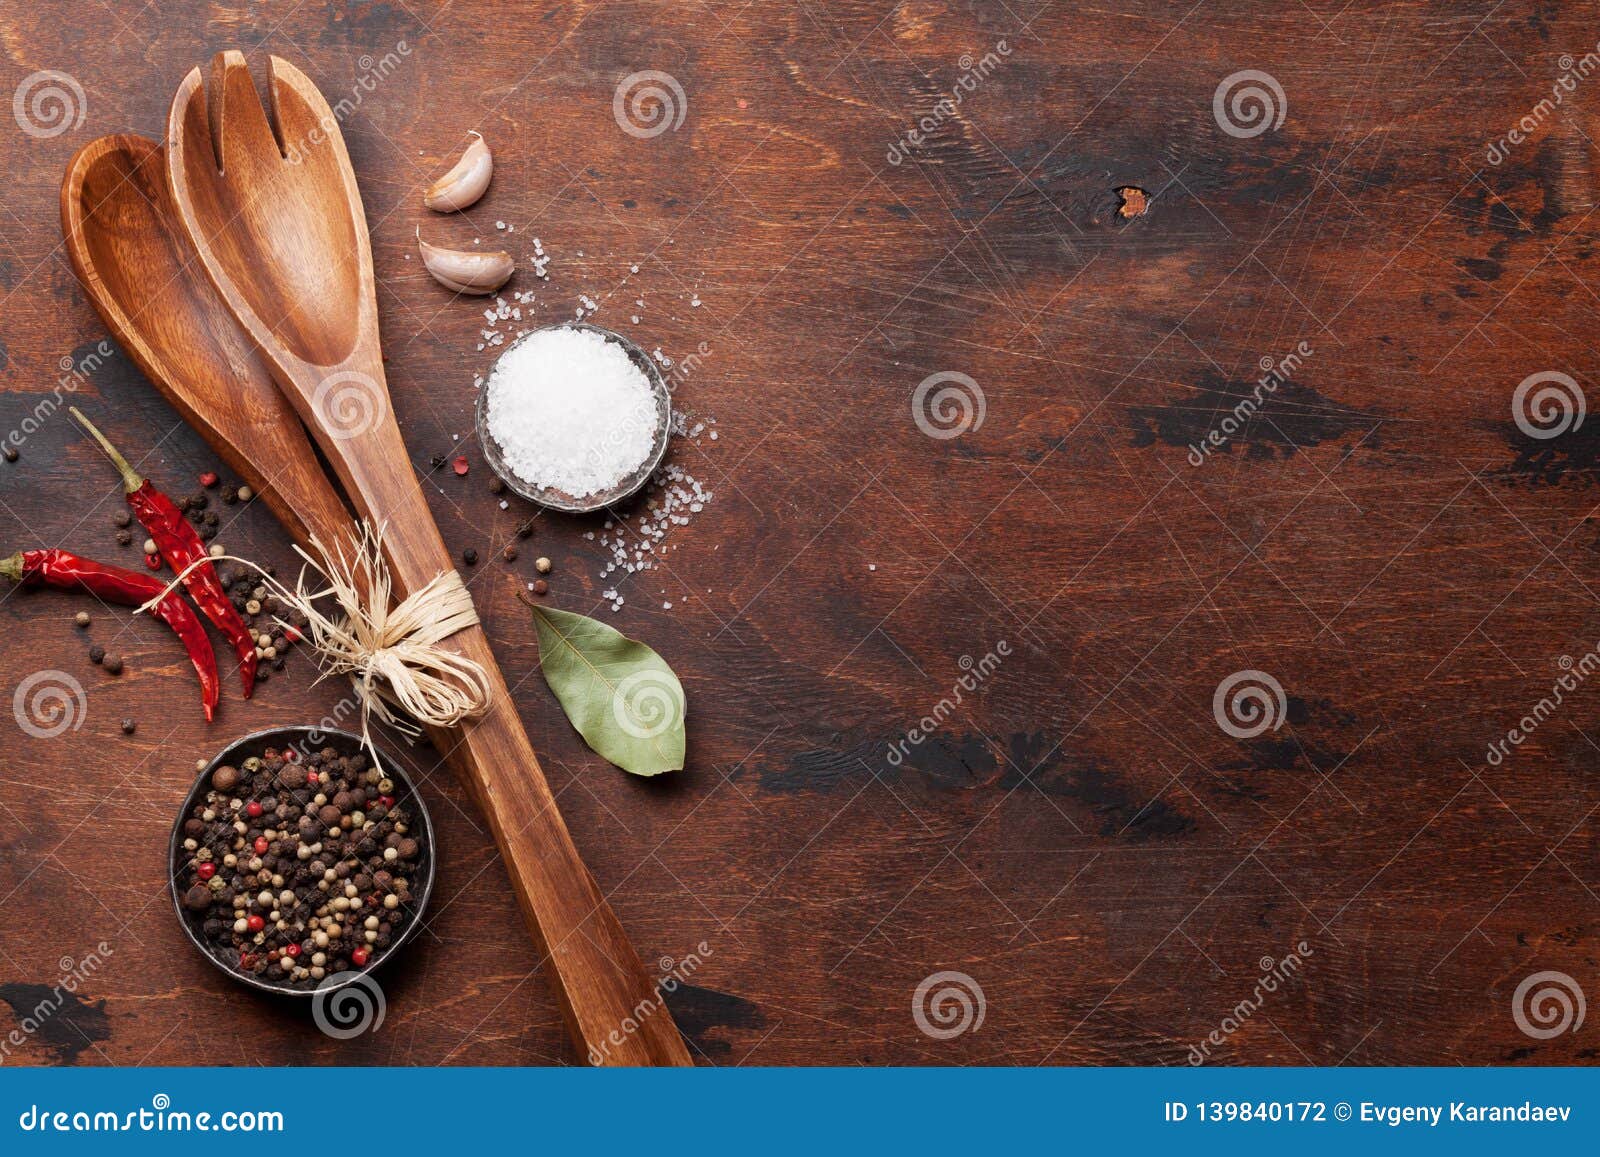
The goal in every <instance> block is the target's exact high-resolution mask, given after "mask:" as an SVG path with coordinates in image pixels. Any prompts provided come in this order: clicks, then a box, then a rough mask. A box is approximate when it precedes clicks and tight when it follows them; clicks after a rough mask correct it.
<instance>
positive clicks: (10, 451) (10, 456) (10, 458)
mask: <svg viewBox="0 0 1600 1157" xmlns="http://www.w3.org/2000/svg"><path fill="white" fill-rule="evenodd" d="M0 454H4V455H5V456H6V461H7V462H15V461H16V460H17V448H16V447H15V446H13V445H11V443H9V442H7V443H6V445H5V447H4V448H3V449H0Z"/></svg>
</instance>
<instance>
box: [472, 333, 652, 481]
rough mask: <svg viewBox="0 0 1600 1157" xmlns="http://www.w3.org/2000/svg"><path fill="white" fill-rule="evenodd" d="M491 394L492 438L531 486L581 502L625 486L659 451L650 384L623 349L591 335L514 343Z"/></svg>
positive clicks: (540, 336) (538, 336)
mask: <svg viewBox="0 0 1600 1157" xmlns="http://www.w3.org/2000/svg"><path fill="white" fill-rule="evenodd" d="M487 389H488V396H487V403H488V425H489V433H490V434H491V435H492V436H493V438H494V440H495V441H496V442H498V443H499V445H500V448H501V452H502V454H503V456H504V458H505V463H506V465H507V466H508V467H509V468H510V470H511V472H512V473H513V474H515V475H516V476H517V477H518V478H520V479H522V480H523V481H524V482H526V483H527V484H528V485H530V486H536V487H540V488H555V489H560V490H564V491H566V492H567V493H568V494H570V495H572V496H573V497H575V498H583V497H585V496H587V495H590V494H594V493H597V492H599V491H602V490H605V489H607V488H608V487H611V486H615V485H616V484H617V483H618V482H621V481H622V480H623V479H624V478H625V477H627V476H628V475H629V474H630V473H632V472H633V471H634V470H636V469H638V468H639V466H640V464H641V463H643V462H644V461H645V459H646V458H647V457H648V456H649V454H650V450H651V448H652V447H653V445H654V443H655V435H656V428H657V417H656V401H655V396H654V394H653V393H652V392H651V389H650V382H649V380H648V379H647V378H646V377H645V376H644V374H643V373H642V372H641V371H640V370H639V368H638V367H637V366H636V365H634V364H633V362H632V360H630V359H629V357H628V354H627V351H626V350H624V349H623V348H622V346H620V345H618V344H617V343H616V342H613V341H610V340H608V339H607V338H605V337H604V336H602V335H600V334H598V333H595V332H593V331H591V330H580V329H545V330H538V331H535V332H534V333H531V334H529V335H527V337H525V338H521V339H519V340H517V341H516V342H514V343H513V344H512V346H511V347H510V348H509V349H508V350H506V352H505V353H504V354H502V355H501V357H500V360H499V361H498V362H497V363H495V367H494V370H493V371H492V372H491V373H490V375H489V383H488V387H487Z"/></svg>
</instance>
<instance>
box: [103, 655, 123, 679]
mask: <svg viewBox="0 0 1600 1157" xmlns="http://www.w3.org/2000/svg"><path fill="white" fill-rule="evenodd" d="M100 665H101V666H102V667H104V668H105V669H106V674H107V675H120V674H122V660H121V659H119V658H118V657H117V656H116V655H107V656H106V657H105V659H104V660H103V661H102V662H101V664H100Z"/></svg>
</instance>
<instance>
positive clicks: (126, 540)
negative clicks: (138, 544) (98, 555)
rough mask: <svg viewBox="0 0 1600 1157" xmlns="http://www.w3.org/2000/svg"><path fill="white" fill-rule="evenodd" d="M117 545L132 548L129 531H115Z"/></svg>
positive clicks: (131, 538) (131, 534)
mask: <svg viewBox="0 0 1600 1157" xmlns="http://www.w3.org/2000/svg"><path fill="white" fill-rule="evenodd" d="M117 545H118V546H132V545H133V532H132V531H130V530H119V531H117Z"/></svg>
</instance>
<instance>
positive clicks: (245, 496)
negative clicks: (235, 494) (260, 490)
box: [239, 486, 256, 502]
mask: <svg viewBox="0 0 1600 1157" xmlns="http://www.w3.org/2000/svg"><path fill="white" fill-rule="evenodd" d="M255 496H256V492H255V491H254V490H251V489H250V487H248V486H241V487H239V501H240V502H249V501H250V500H251V499H252V498H254V497H255Z"/></svg>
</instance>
